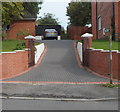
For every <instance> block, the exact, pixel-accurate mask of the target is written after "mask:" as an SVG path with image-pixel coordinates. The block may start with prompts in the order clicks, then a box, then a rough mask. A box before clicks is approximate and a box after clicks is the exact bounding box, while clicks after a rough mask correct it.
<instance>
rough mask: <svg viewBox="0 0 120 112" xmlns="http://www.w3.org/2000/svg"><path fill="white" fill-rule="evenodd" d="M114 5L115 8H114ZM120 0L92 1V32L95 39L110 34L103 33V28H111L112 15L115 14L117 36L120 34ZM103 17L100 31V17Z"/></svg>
mask: <svg viewBox="0 0 120 112" xmlns="http://www.w3.org/2000/svg"><path fill="white" fill-rule="evenodd" d="M113 5H114V8H113ZM119 7H120V2H115V3H114V4H113V3H112V2H97V3H96V2H92V33H93V35H94V39H97V38H98V39H99V38H106V36H109V35H110V34H109V33H107V34H106V35H103V28H110V26H111V19H112V15H113V14H114V16H115V33H116V38H118V34H119V35H120V8H119ZM99 16H101V19H102V29H101V30H99V31H98V26H97V22H98V17H99Z"/></svg>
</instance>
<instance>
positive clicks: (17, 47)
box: [13, 43, 25, 50]
mask: <svg viewBox="0 0 120 112" xmlns="http://www.w3.org/2000/svg"><path fill="white" fill-rule="evenodd" d="M24 48H25V43H18V44H17V45H16V47H15V48H14V49H13V50H22V49H24Z"/></svg>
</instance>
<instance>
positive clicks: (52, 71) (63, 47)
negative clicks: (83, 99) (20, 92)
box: [6, 40, 109, 82]
mask: <svg viewBox="0 0 120 112" xmlns="http://www.w3.org/2000/svg"><path fill="white" fill-rule="evenodd" d="M38 42H41V41H38ZM42 42H44V43H45V45H47V52H46V54H45V56H44V58H43V60H42V62H41V64H40V65H39V66H38V67H36V68H33V69H32V70H30V71H28V72H27V73H25V74H22V75H21V76H17V77H15V78H11V79H7V80H6V81H49V82H51V81H53V82H108V81H109V80H108V79H104V78H102V77H99V76H96V75H94V74H92V73H91V72H89V71H86V70H85V69H83V68H80V67H79V66H78V63H77V60H76V56H75V51H74V41H73V40H59V41H58V40H44V41H42Z"/></svg>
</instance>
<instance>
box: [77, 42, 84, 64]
mask: <svg viewBox="0 0 120 112" xmlns="http://www.w3.org/2000/svg"><path fill="white" fill-rule="evenodd" d="M77 50H78V54H79V57H80V60H81V62H82V61H83V57H82V43H81V42H78V44H77Z"/></svg>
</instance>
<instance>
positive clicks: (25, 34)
mask: <svg viewBox="0 0 120 112" xmlns="http://www.w3.org/2000/svg"><path fill="white" fill-rule="evenodd" d="M32 33H33V31H29V32H25V31H24V30H20V31H19V32H18V33H17V36H16V38H17V39H20V37H21V36H22V37H25V36H28V35H32Z"/></svg>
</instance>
